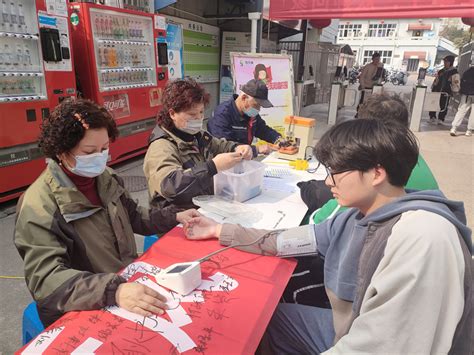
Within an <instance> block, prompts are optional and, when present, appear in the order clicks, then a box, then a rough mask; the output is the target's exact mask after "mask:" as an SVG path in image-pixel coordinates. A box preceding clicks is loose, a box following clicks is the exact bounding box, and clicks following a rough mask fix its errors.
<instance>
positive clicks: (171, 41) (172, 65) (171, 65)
mask: <svg viewBox="0 0 474 355" xmlns="http://www.w3.org/2000/svg"><path fill="white" fill-rule="evenodd" d="M166 43H167V44H168V78H169V80H175V79H182V78H184V64H183V28H182V26H181V25H180V24H174V23H167V24H166Z"/></svg>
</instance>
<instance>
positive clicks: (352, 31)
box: [338, 24, 362, 38]
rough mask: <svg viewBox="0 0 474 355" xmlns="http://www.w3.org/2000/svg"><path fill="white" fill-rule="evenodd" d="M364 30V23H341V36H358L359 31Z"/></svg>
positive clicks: (339, 34)
mask: <svg viewBox="0 0 474 355" xmlns="http://www.w3.org/2000/svg"><path fill="white" fill-rule="evenodd" d="M361 30H362V25H352V24H350V25H339V32H338V37H339V38H347V37H358V34H359V32H360V31H361Z"/></svg>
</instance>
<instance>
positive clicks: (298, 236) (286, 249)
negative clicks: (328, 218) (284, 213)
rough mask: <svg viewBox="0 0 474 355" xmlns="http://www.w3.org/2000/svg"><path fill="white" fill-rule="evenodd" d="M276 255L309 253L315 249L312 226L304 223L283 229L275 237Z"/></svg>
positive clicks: (312, 252)
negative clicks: (303, 224)
mask: <svg viewBox="0 0 474 355" xmlns="http://www.w3.org/2000/svg"><path fill="white" fill-rule="evenodd" d="M277 251H278V253H277V256H283V257H284V256H296V255H311V254H315V253H316V251H317V246H316V238H315V236H314V226H313V225H306V226H300V227H297V228H291V229H288V230H285V231H283V232H282V233H280V234H279V235H278V237H277Z"/></svg>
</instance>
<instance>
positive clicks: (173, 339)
mask: <svg viewBox="0 0 474 355" xmlns="http://www.w3.org/2000/svg"><path fill="white" fill-rule="evenodd" d="M106 310H107V311H108V312H110V313H112V314H115V315H116V316H119V317H122V318H125V319H128V320H129V321H131V322H134V323H137V324H139V325H142V326H144V327H145V328H148V329H150V330H153V331H155V332H156V333H158V334H160V335H161V336H163V337H164V338H165V339H166V340H168V341H169V342H170V343H171V344H173V345H174V346H175V347H176V350H178V351H179V352H184V351H188V350H191V349H192V348H194V347H195V346H196V344H195V343H194V341H193V340H192V339H191V338H190V337H189V336H188V335H187V334H186V333H185V332H184V331H183V330H182V329H181V328H179V327H178V326H177V325H176V324H174V323H171V322H168V321H167V320H166V319H164V318H162V317H158V316H156V315H152V316H149V317H143V316H140V315H138V314H136V313H133V312H129V311H127V310H125V309H123V308H120V307H117V306H112V307H108V308H106Z"/></svg>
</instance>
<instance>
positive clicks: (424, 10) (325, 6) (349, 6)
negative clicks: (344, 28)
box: [269, 0, 474, 20]
mask: <svg viewBox="0 0 474 355" xmlns="http://www.w3.org/2000/svg"><path fill="white" fill-rule="evenodd" d="M473 11H474V2H473V1H472V0H443V1H439V0H400V1H391V0H382V1H375V0H372V1H343V0H337V1H333V0H331V1H330V0H305V1H302V0H271V1H270V14H269V17H270V18H271V19H272V20H299V19H331V18H338V19H346V18H347V19H368V18H376V19H382V18H433V17H434V18H436V17H464V16H467V14H469V16H470V17H472V13H473Z"/></svg>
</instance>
